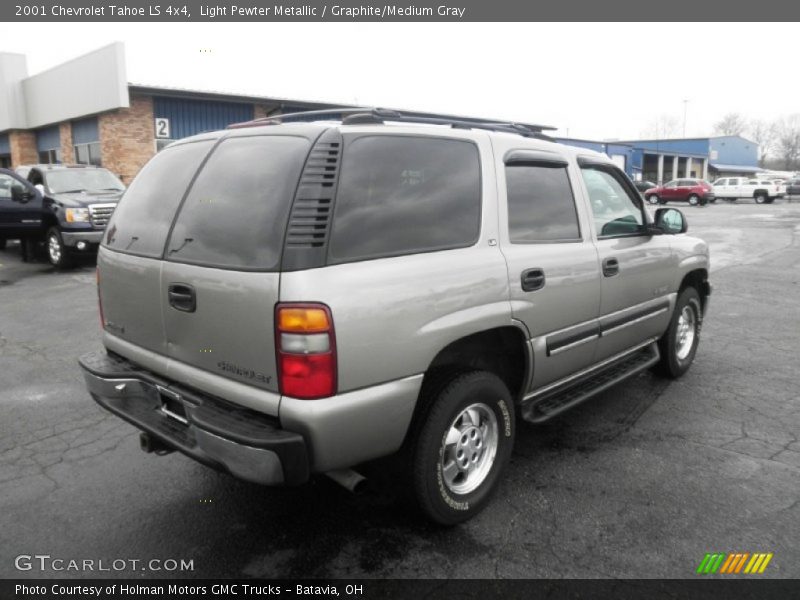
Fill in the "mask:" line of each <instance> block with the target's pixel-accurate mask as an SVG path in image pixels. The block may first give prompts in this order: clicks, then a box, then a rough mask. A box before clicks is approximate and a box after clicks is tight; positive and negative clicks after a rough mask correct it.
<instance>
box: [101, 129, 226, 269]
mask: <svg viewBox="0 0 800 600" xmlns="http://www.w3.org/2000/svg"><path fill="white" fill-rule="evenodd" d="M213 143H214V142H213V140H208V141H202V142H194V143H190V144H179V145H177V146H172V147H171V148H168V149H167V150H164V151H163V152H160V153H159V154H157V155H156V156H155V157H154V158H153V159H152V160H151V161H150V162H148V163H147V164H146V165H145V166H144V168H143V169H142V170H141V172H140V173H139V175H137V176H136V178H135V179H134V180H133V182H132V183H131V186H130V187H129V188H128V191H127V192H125V195H124V196H123V198H122V201H121V202H120V203H119V206H117V209H116V210H115V211H114V214H113V216H112V217H111V221H110V222H109V224H108V228H107V230H106V235H105V236H103V239H104V243H105V246H106V247H108V248H111V249H114V250H121V251H123V252H129V253H131V254H138V255H140V256H149V257H153V258H157V257H158V258H160V257H161V253H162V252H163V251H164V242H165V241H166V239H167V234H168V233H169V227H170V224H171V223H172V218H173V217H174V215H175V210H176V209H177V207H178V204H179V203H180V201H181V198H183V195H184V193H185V192H186V186H188V185H189V181H190V180H191V178H192V176H193V175H194V174H195V173H196V172H197V168H198V167H199V166H200V163H201V162H202V160H203V158H205V156H206V154H207V153H208V151H209V150H210V149H211V146H212V144H213Z"/></svg>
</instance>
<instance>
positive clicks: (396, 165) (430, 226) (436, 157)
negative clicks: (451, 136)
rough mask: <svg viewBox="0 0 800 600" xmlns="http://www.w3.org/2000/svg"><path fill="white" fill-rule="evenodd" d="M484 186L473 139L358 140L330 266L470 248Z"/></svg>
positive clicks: (349, 155) (348, 154) (344, 176)
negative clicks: (362, 260)
mask: <svg viewBox="0 0 800 600" xmlns="http://www.w3.org/2000/svg"><path fill="white" fill-rule="evenodd" d="M480 189H481V180H480V160H479V158H478V148H477V147H476V146H475V145H474V144H473V143H471V142H465V141H460V140H444V139H437V138H426V137H411V136H388V135H381V136H365V137H360V138H356V139H355V140H353V141H352V142H351V143H350V144H349V145H348V146H347V147H346V148H345V152H344V156H343V161H342V173H341V176H340V181H339V190H338V194H337V197H336V209H335V215H334V220H333V229H332V234H331V243H330V259H331V260H330V262H333V263H337V262H338V263H340V262H349V261H354V260H360V259H367V258H378V257H383V256H397V255H402V254H412V253H418V252H430V251H434V250H444V249H448V248H460V247H465V246H471V245H472V244H474V243H475V242H476V241H477V239H478V233H479V231H480V215H481V191H480Z"/></svg>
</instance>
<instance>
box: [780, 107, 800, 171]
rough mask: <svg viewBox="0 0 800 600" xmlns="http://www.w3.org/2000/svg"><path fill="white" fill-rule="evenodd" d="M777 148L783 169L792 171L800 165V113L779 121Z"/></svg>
mask: <svg viewBox="0 0 800 600" xmlns="http://www.w3.org/2000/svg"><path fill="white" fill-rule="evenodd" d="M775 129H776V148H777V151H778V156H779V157H780V159H781V160H782V161H783V168H784V169H786V170H792V169H796V168H798V163H800V113H795V114H793V115H789V116H787V117H783V118H781V119H779V120H778V121H777V122H776V124H775Z"/></svg>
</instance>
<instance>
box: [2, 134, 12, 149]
mask: <svg viewBox="0 0 800 600" xmlns="http://www.w3.org/2000/svg"><path fill="white" fill-rule="evenodd" d="M0 154H11V144H10V143H9V141H8V134H7V133H3V134H0Z"/></svg>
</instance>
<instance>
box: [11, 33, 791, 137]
mask: <svg viewBox="0 0 800 600" xmlns="http://www.w3.org/2000/svg"><path fill="white" fill-rule="evenodd" d="M796 36H797V26H796V25H795V24H791V23H779V24H770V23H752V24H739V23H732V24H714V23H712V24H691V23H690V24H686V23H656V24H643V23H632V24H606V23H588V24H583V23H566V24H551V23H498V24H492V23H490V24H480V23H455V24H429V23H342V24H340V23H298V24H274V23H256V24H249V23H245V24H239V23H222V22H217V23H178V24H166V23H156V24H122V23H103V24H54V23H43V24H28V23H25V24H14V25H9V24H7V23H6V24H2V25H0V50H1V51H8V52H19V53H23V54H26V55H27V57H28V72H29V74H35V73H38V72H40V71H42V70H45V69H47V68H49V67H51V66H54V65H56V64H59V63H61V62H63V61H65V60H67V59H69V58H73V57H75V56H79V55H81V54H84V53H86V52H88V51H91V50H93V49H95V48H98V47H100V46H103V45H105V44H108V43H110V42H114V41H122V42H124V43H125V49H126V58H127V70H128V80H129V81H130V82H133V83H141V84H151V85H166V86H176V87H186V88H191V89H204V90H217V91H222V92H231V93H245V94H256V95H265V96H276V97H283V98H290V99H299V100H318V101H325V102H342V103H359V104H364V105H375V106H387V107H393V108H407V109H416V110H425V111H437V112H448V113H453V114H460V115H474V116H481V117H484V116H485V117H493V118H498V119H509V120H518V121H525V122H531V123H541V124H546V125H553V126H555V127H558V128H559V131H558V134H559V135H565V134H567V132H568V133H569V136H570V137H581V138H589V139H606V138H617V139H625V138H634V137H639V136H640V135H642V134H643V133H644V131H645V130H646V129H647V127H648V125H649V124H650V123H652V121H653V120H654V119H655V118H657V117H659V116H660V115H670V116H672V117H673V118H674V119H676V120H677V122H678V124H679V127H680V128H682V126H683V115H684V102H683V101H684V100H688V103H687V104H686V108H687V120H686V134H687V136H695V135H707V134H709V133H710V132H711V129H712V126H713V124H714V123H715V122H716V121H717V120H719V119H720V118H721V117H722V116H723V115H724V114H726V113H728V112H739V113H742V114H743V115H744V116H746V117H748V118H763V119H773V118H775V117H777V116H781V115H783V114H789V113H794V112H800V104H799V103H798V92H800V86H798V85H797V84H796V83H793V82H794V81H796V80H797V77H796V73H797V62H796V56H797V41H796ZM756 40H761V42H760V43H756V42H755V41H756ZM201 50H205V52H201ZM54 92H55V93H57V92H56V91H54Z"/></svg>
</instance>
